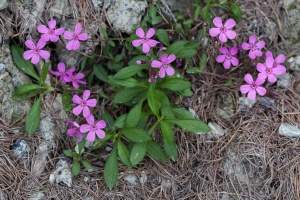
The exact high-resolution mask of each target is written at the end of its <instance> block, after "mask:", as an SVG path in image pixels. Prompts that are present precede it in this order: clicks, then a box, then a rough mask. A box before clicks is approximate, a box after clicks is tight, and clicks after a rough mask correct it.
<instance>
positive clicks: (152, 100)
mask: <svg viewBox="0 0 300 200" xmlns="http://www.w3.org/2000/svg"><path fill="white" fill-rule="evenodd" d="M147 100H148V104H149V107H150V109H151V110H152V112H153V113H154V115H156V116H157V117H158V118H159V100H158V95H157V93H156V90H155V88H154V84H151V85H150V87H149V88H148V93H147Z"/></svg>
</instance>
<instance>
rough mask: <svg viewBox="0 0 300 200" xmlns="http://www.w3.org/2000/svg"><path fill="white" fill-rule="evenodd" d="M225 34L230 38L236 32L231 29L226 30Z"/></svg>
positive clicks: (233, 36)
mask: <svg viewBox="0 0 300 200" xmlns="http://www.w3.org/2000/svg"><path fill="white" fill-rule="evenodd" d="M225 34H226V36H227V37H228V38H229V39H231V40H232V39H234V38H235V37H236V32H234V31H232V30H226V32H225Z"/></svg>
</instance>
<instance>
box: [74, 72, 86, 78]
mask: <svg viewBox="0 0 300 200" xmlns="http://www.w3.org/2000/svg"><path fill="white" fill-rule="evenodd" d="M83 78H84V74H83V73H81V72H79V73H78V74H76V75H75V79H83Z"/></svg>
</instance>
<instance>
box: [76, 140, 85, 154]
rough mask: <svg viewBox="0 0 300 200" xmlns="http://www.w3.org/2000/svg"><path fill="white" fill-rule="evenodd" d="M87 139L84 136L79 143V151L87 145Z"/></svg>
mask: <svg viewBox="0 0 300 200" xmlns="http://www.w3.org/2000/svg"><path fill="white" fill-rule="evenodd" d="M85 143H86V139H85V138H84V137H83V138H82V140H81V141H80V142H79V143H78V152H79V154H81V152H82V149H83V148H84V147H85Z"/></svg>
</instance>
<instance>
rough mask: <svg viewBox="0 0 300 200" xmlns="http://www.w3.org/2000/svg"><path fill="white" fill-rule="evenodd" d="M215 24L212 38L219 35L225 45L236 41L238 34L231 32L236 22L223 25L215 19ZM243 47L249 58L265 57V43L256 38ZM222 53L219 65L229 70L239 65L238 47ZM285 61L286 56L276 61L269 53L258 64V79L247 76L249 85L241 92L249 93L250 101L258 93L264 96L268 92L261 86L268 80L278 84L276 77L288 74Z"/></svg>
mask: <svg viewBox="0 0 300 200" xmlns="http://www.w3.org/2000/svg"><path fill="white" fill-rule="evenodd" d="M213 23H214V25H215V26H216V28H211V29H210V30H209V34H210V36H212V37H216V36H218V35H219V40H220V41H221V42H223V43H225V42H227V38H229V39H234V38H235V37H236V33H235V32H234V31H232V30H230V29H231V28H233V27H234V26H235V25H236V22H235V21H234V20H233V19H228V20H227V21H226V22H225V24H224V25H223V23H222V20H221V18H220V17H215V18H214V19H213ZM241 47H242V49H243V50H245V51H249V52H248V56H249V58H250V59H252V60H254V59H256V57H261V56H263V52H262V51H261V49H262V48H264V47H265V42H264V41H256V36H255V35H251V36H250V37H249V43H246V42H243V44H242V46H241ZM220 52H221V55H219V56H217V58H216V61H217V62H218V63H223V67H224V68H225V69H229V68H230V66H231V65H233V66H235V67H236V66H238V65H239V60H238V59H237V58H236V57H235V55H237V53H238V48H237V47H229V49H228V48H227V47H221V48H220ZM284 61H285V56H284V55H283V54H280V55H279V56H278V57H276V59H274V58H273V54H272V52H270V51H267V52H266V61H265V63H258V64H257V65H256V69H257V70H258V72H259V74H258V77H257V79H256V80H255V81H254V80H253V77H252V76H251V75H250V74H246V75H245V77H244V80H245V81H246V83H247V84H246V85H242V86H241V87H240V91H241V92H242V93H243V94H247V93H248V95H247V97H248V98H249V99H255V98H256V93H258V94H259V95H261V96H264V95H265V94H266V92H267V90H266V89H265V88H264V87H262V86H261V85H262V84H264V82H265V81H266V79H268V81H269V82H270V83H274V82H276V81H277V78H276V75H281V74H284V73H285V72H286V68H285V67H284V66H283V65H281V63H283V62H284Z"/></svg>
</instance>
